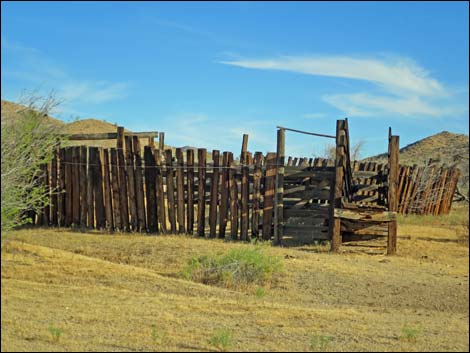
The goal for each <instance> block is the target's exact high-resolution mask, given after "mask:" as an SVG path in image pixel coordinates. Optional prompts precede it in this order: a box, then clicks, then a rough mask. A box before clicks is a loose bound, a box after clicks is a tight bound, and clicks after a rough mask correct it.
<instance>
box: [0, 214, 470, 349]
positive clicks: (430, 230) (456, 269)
mask: <svg viewBox="0 0 470 353" xmlns="http://www.w3.org/2000/svg"><path fill="white" fill-rule="evenodd" d="M466 212H468V209H466V210H465V209H463V210H457V211H456V212H454V214H456V215H453V217H455V219H460V220H462V219H465V217H468V215H467V214H466ZM440 222H441V224H440V225H436V224H432V223H431V224H424V225H423V224H419V223H418V224H415V222H414V221H413V220H410V219H401V220H400V223H401V224H400V226H399V241H398V251H399V253H398V255H397V256H394V257H386V256H384V255H370V253H369V252H367V251H364V250H356V249H358V248H357V247H354V246H352V245H351V246H344V247H343V253H341V254H331V253H329V252H328V250H327V247H325V246H303V247H298V248H267V249H266V251H267V252H268V253H269V254H272V255H277V256H282V257H283V258H284V260H283V261H284V272H283V273H282V274H281V275H280V276H279V277H278V278H277V280H276V281H275V283H274V284H273V285H272V287H271V288H266V291H265V292H266V294H265V295H264V296H263V297H259V296H257V295H256V293H254V292H251V291H249V292H237V291H233V290H227V289H223V288H218V287H211V286H205V285H202V284H197V283H193V282H190V281H185V280H183V279H182V278H181V277H180V276H179V272H180V271H181V269H182V268H183V267H184V266H185V264H186V263H187V261H188V260H189V259H190V258H191V257H193V256H199V255H204V254H212V253H217V252H226V251H228V250H229V249H233V248H240V247H247V246H252V245H249V244H239V243H229V242H224V241H220V240H206V239H195V238H188V237H184V236H142V235H102V234H96V233H95V234H92V233H88V234H85V233H79V232H70V231H65V230H51V229H31V230H22V231H17V232H14V233H11V234H9V235H8V236H7V237H6V238H4V239H3V245H2V342H1V348H2V351H28V350H29V351H32V350H38V351H47V350H51V351H64V350H68V351H72V350H73V351H77V350H90V351H100V350H105V351H164V350H170V351H211V350H216V349H217V347H214V346H212V345H211V344H210V343H209V341H210V339H211V337H212V336H213V335H214V333H216V332H218V331H220V330H221V329H226V330H228V331H227V332H230V333H231V336H232V340H231V341H232V346H230V347H229V349H231V350H239V351H250V350H254V351H270V350H273V351H309V350H312V349H315V348H316V349H319V348H321V349H324V350H331V351H376V350H377V351H434V350H437V351H468V349H469V345H468V338H469V336H468V335H469V326H468V319H469V301H468V300H469V295H468V264H469V263H468V246H463V245H462V244H460V243H458V242H457V239H458V232H459V229H460V228H459V224H458V222H457V221H455V224H449V223H452V222H449V221H448V220H446V219H441V220H440ZM436 223H438V221H436ZM378 243H379V242H377V244H378ZM374 244H376V243H375V242H370V243H369V245H371V246H374ZM51 325H52V326H53V327H55V328H60V329H61V330H62V334H61V336H60V337H59V339H56V338H54V337H53V336H52V335H51V333H50V332H49V328H50V327H51ZM408 328H412V329H413V330H414V329H415V331H413V330H411V332H414V333H413V335H414V336H413V337H412V338H409V337H408V338H406V337H405V336H406V335H405V334H404V332H406V331H405V329H408ZM409 331H410V330H409ZM323 337H331V340H325V342H326V343H325V345H324V346H315V345H312V342H320V340H321V339H322V338H323Z"/></svg>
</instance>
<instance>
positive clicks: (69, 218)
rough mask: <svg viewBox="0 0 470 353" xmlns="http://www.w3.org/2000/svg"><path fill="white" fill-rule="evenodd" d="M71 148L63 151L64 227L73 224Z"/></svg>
mask: <svg viewBox="0 0 470 353" xmlns="http://www.w3.org/2000/svg"><path fill="white" fill-rule="evenodd" d="M71 163H72V147H67V148H66V149H65V225H66V226H67V227H70V226H71V225H72V222H73V213H72V212H73V206H72V200H73V199H72V184H73V182H72V164H71Z"/></svg>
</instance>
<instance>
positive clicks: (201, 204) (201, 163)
mask: <svg viewBox="0 0 470 353" xmlns="http://www.w3.org/2000/svg"><path fill="white" fill-rule="evenodd" d="M206 156H207V151H206V149H205V148H199V149H198V150H197V158H198V161H197V163H198V192H197V235H198V236H200V237H203V236H205V233H204V231H205V221H206Z"/></svg>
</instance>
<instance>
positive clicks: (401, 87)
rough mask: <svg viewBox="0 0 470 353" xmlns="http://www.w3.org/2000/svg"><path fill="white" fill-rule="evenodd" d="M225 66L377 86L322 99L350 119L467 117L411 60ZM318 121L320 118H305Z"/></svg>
mask: <svg viewBox="0 0 470 353" xmlns="http://www.w3.org/2000/svg"><path fill="white" fill-rule="evenodd" d="M221 63H223V64H227V65H233V66H238V67H243V68H251V69H260V70H282V71H290V72H295V73H300V74H307V75H315V76H329V77H338V78H346V79H351V80H360V81H365V82H369V83H371V84H372V92H354V93H341V94H338V93H335V94H324V95H323V97H322V99H323V101H325V102H326V103H328V104H330V105H332V106H334V107H336V108H337V109H338V110H340V111H341V112H343V113H345V114H346V115H348V116H363V117H371V116H385V115H387V116H390V115H398V116H406V117H412V116H428V117H441V116H449V115H452V114H456V113H458V112H460V113H461V112H462V107H461V106H458V105H456V104H455V102H454V100H453V99H452V98H453V97H452V96H453V94H452V90H451V89H449V88H447V87H445V85H444V84H442V83H441V82H439V81H438V80H437V79H435V78H433V77H432V76H431V74H430V73H429V72H428V71H427V70H425V69H424V68H423V67H421V66H419V65H418V64H416V63H415V62H414V61H413V60H411V59H410V58H405V57H398V56H393V57H392V56H390V55H389V56H387V57H383V58H381V59H377V58H357V57H349V56H312V57H305V56H302V57H300V56H299V57H296V56H285V57H280V58H275V59H253V60H252V59H249V60H248V59H238V60H229V61H221ZM304 117H305V118H311V119H314V118H319V117H321V114H319V113H313V114H306V115H304Z"/></svg>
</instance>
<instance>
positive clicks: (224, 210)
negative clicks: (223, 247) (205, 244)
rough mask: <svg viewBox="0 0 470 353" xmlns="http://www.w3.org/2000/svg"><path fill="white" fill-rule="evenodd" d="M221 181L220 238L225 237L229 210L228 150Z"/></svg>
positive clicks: (224, 159)
mask: <svg viewBox="0 0 470 353" xmlns="http://www.w3.org/2000/svg"><path fill="white" fill-rule="evenodd" d="M220 174H221V177H220V179H221V182H220V207H219V238H221V239H224V238H225V232H226V229H227V222H228V210H229V203H228V200H229V180H228V152H224V153H223V157H222V169H221V172H220Z"/></svg>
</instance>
